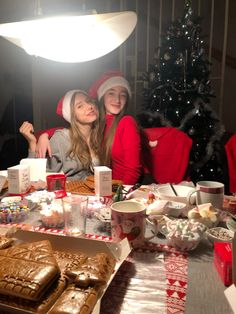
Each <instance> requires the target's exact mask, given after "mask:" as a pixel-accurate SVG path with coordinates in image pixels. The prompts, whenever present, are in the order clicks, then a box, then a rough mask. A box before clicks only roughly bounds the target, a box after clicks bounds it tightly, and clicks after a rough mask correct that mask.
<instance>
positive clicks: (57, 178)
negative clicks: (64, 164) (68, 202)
mask: <svg viewBox="0 0 236 314" xmlns="http://www.w3.org/2000/svg"><path fill="white" fill-rule="evenodd" d="M46 180H47V190H48V191H49V192H54V191H61V190H62V191H65V185H66V176H65V175H64V174H50V175H48V176H47V177H46Z"/></svg>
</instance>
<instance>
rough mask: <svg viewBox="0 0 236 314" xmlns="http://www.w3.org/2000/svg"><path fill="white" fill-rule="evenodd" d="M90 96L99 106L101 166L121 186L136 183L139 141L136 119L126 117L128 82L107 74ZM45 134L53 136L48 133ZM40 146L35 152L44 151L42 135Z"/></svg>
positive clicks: (129, 91) (95, 84) (93, 86)
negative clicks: (108, 169)
mask: <svg viewBox="0 0 236 314" xmlns="http://www.w3.org/2000/svg"><path fill="white" fill-rule="evenodd" d="M89 95H90V96H91V97H92V98H95V99H97V100H98V101H99V103H100V118H101V121H100V122H101V132H100V134H102V135H103V136H102V140H101V151H100V164H101V165H106V166H108V167H110V168H111V169H112V177H113V179H119V180H122V181H123V182H124V184H135V183H137V182H138V181H139V179H140V176H141V173H142V163H141V139H140V132H139V128H138V125H137V122H136V120H135V119H134V118H133V117H132V116H130V115H127V114H126V112H127V109H128V105H129V100H130V98H131V89H130V85H129V83H128V81H127V80H126V79H125V78H124V76H123V74H122V73H121V72H117V71H109V72H106V73H105V74H103V75H102V76H101V77H100V78H99V79H98V80H97V81H95V82H94V83H93V84H92V86H91V87H90V89H89ZM57 112H58V110H57ZM46 133H48V135H49V136H50V135H52V132H50V130H48V131H47V132H46ZM39 144H40V148H38V151H41V152H45V151H46V150H45V148H46V147H47V148H48V142H47V141H45V136H44V141H43V143H42V139H41V140H40V143H39ZM42 147H43V148H42ZM49 153H50V151H49ZM40 157H43V153H41V156H40Z"/></svg>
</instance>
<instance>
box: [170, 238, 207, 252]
mask: <svg viewBox="0 0 236 314" xmlns="http://www.w3.org/2000/svg"><path fill="white" fill-rule="evenodd" d="M166 238H167V244H168V245H170V246H173V247H175V248H176V249H177V250H179V251H192V250H194V249H196V247H197V246H198V244H199V243H200V241H201V237H199V238H198V239H194V240H183V239H180V238H177V237H168V235H167V237H166Z"/></svg>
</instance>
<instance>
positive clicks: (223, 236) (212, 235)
mask: <svg viewBox="0 0 236 314" xmlns="http://www.w3.org/2000/svg"><path fill="white" fill-rule="evenodd" d="M206 234H207V237H208V239H209V240H210V241H211V242H231V241H232V239H233V237H234V232H233V231H231V230H229V229H226V228H223V227H215V228H211V229H208V230H207V231H206Z"/></svg>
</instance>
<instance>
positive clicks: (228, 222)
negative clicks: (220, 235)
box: [226, 217, 236, 232]
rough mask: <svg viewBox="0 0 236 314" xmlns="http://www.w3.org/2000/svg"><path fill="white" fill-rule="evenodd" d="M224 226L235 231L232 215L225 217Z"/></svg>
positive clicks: (235, 224)
mask: <svg viewBox="0 0 236 314" xmlns="http://www.w3.org/2000/svg"><path fill="white" fill-rule="evenodd" d="M226 226H227V228H229V230H231V231H233V232H236V221H235V220H234V219H233V218H232V217H229V218H228V219H227V221H226Z"/></svg>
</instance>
